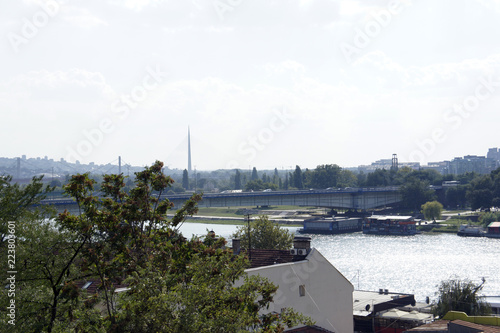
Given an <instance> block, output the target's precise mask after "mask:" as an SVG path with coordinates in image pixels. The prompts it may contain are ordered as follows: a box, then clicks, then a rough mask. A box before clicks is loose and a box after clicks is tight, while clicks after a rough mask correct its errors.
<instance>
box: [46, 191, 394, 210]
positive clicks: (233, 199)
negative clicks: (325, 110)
mask: <svg viewBox="0 0 500 333" xmlns="http://www.w3.org/2000/svg"><path fill="white" fill-rule="evenodd" d="M190 197H191V194H173V195H164V196H162V197H161V198H162V199H163V198H168V199H169V200H170V201H171V202H173V203H174V205H175V207H180V206H182V204H183V203H184V202H185V201H186V200H188V199H189V198H190ZM400 201H401V194H400V192H399V188H398V187H397V186H391V187H378V188H346V189H338V190H301V191H272V192H239V193H207V194H203V198H202V201H200V202H199V204H198V206H199V207H248V206H256V207H258V206H290V205H291V206H313V207H325V208H332V209H356V210H369V209H374V208H378V207H384V206H389V205H393V204H395V203H398V202H400ZM42 204H51V205H54V206H55V207H56V208H57V209H58V210H59V211H64V209H67V210H68V211H72V212H74V211H75V210H76V209H77V206H76V203H75V201H73V200H72V199H70V198H67V199H46V200H44V201H43V202H42Z"/></svg>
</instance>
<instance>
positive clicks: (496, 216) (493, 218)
mask: <svg viewBox="0 0 500 333" xmlns="http://www.w3.org/2000/svg"><path fill="white" fill-rule="evenodd" d="M497 221H500V212H487V213H482V214H481V215H480V216H479V222H481V224H482V225H483V226H485V227H487V226H488V224H490V223H491V222H497Z"/></svg>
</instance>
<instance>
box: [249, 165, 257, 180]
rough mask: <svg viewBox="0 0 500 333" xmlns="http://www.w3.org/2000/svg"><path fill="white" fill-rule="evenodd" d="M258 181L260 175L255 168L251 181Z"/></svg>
mask: <svg viewBox="0 0 500 333" xmlns="http://www.w3.org/2000/svg"><path fill="white" fill-rule="evenodd" d="M257 179H259V175H258V173H257V168H255V167H253V169H252V176H250V180H257Z"/></svg>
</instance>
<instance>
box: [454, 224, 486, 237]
mask: <svg viewBox="0 0 500 333" xmlns="http://www.w3.org/2000/svg"><path fill="white" fill-rule="evenodd" d="M457 235H458V236H463V237H483V236H486V232H485V231H484V229H483V228H482V227H478V226H472V225H470V224H469V225H468V224H462V225H460V227H459V228H458V232H457Z"/></svg>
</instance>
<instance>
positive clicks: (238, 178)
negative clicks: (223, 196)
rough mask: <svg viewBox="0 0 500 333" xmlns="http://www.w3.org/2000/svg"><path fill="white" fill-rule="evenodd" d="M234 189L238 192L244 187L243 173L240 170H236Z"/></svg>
mask: <svg viewBox="0 0 500 333" xmlns="http://www.w3.org/2000/svg"><path fill="white" fill-rule="evenodd" d="M234 188H235V189H236V190H240V189H242V185H241V172H240V170H238V169H236V174H235V175H234Z"/></svg>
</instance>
